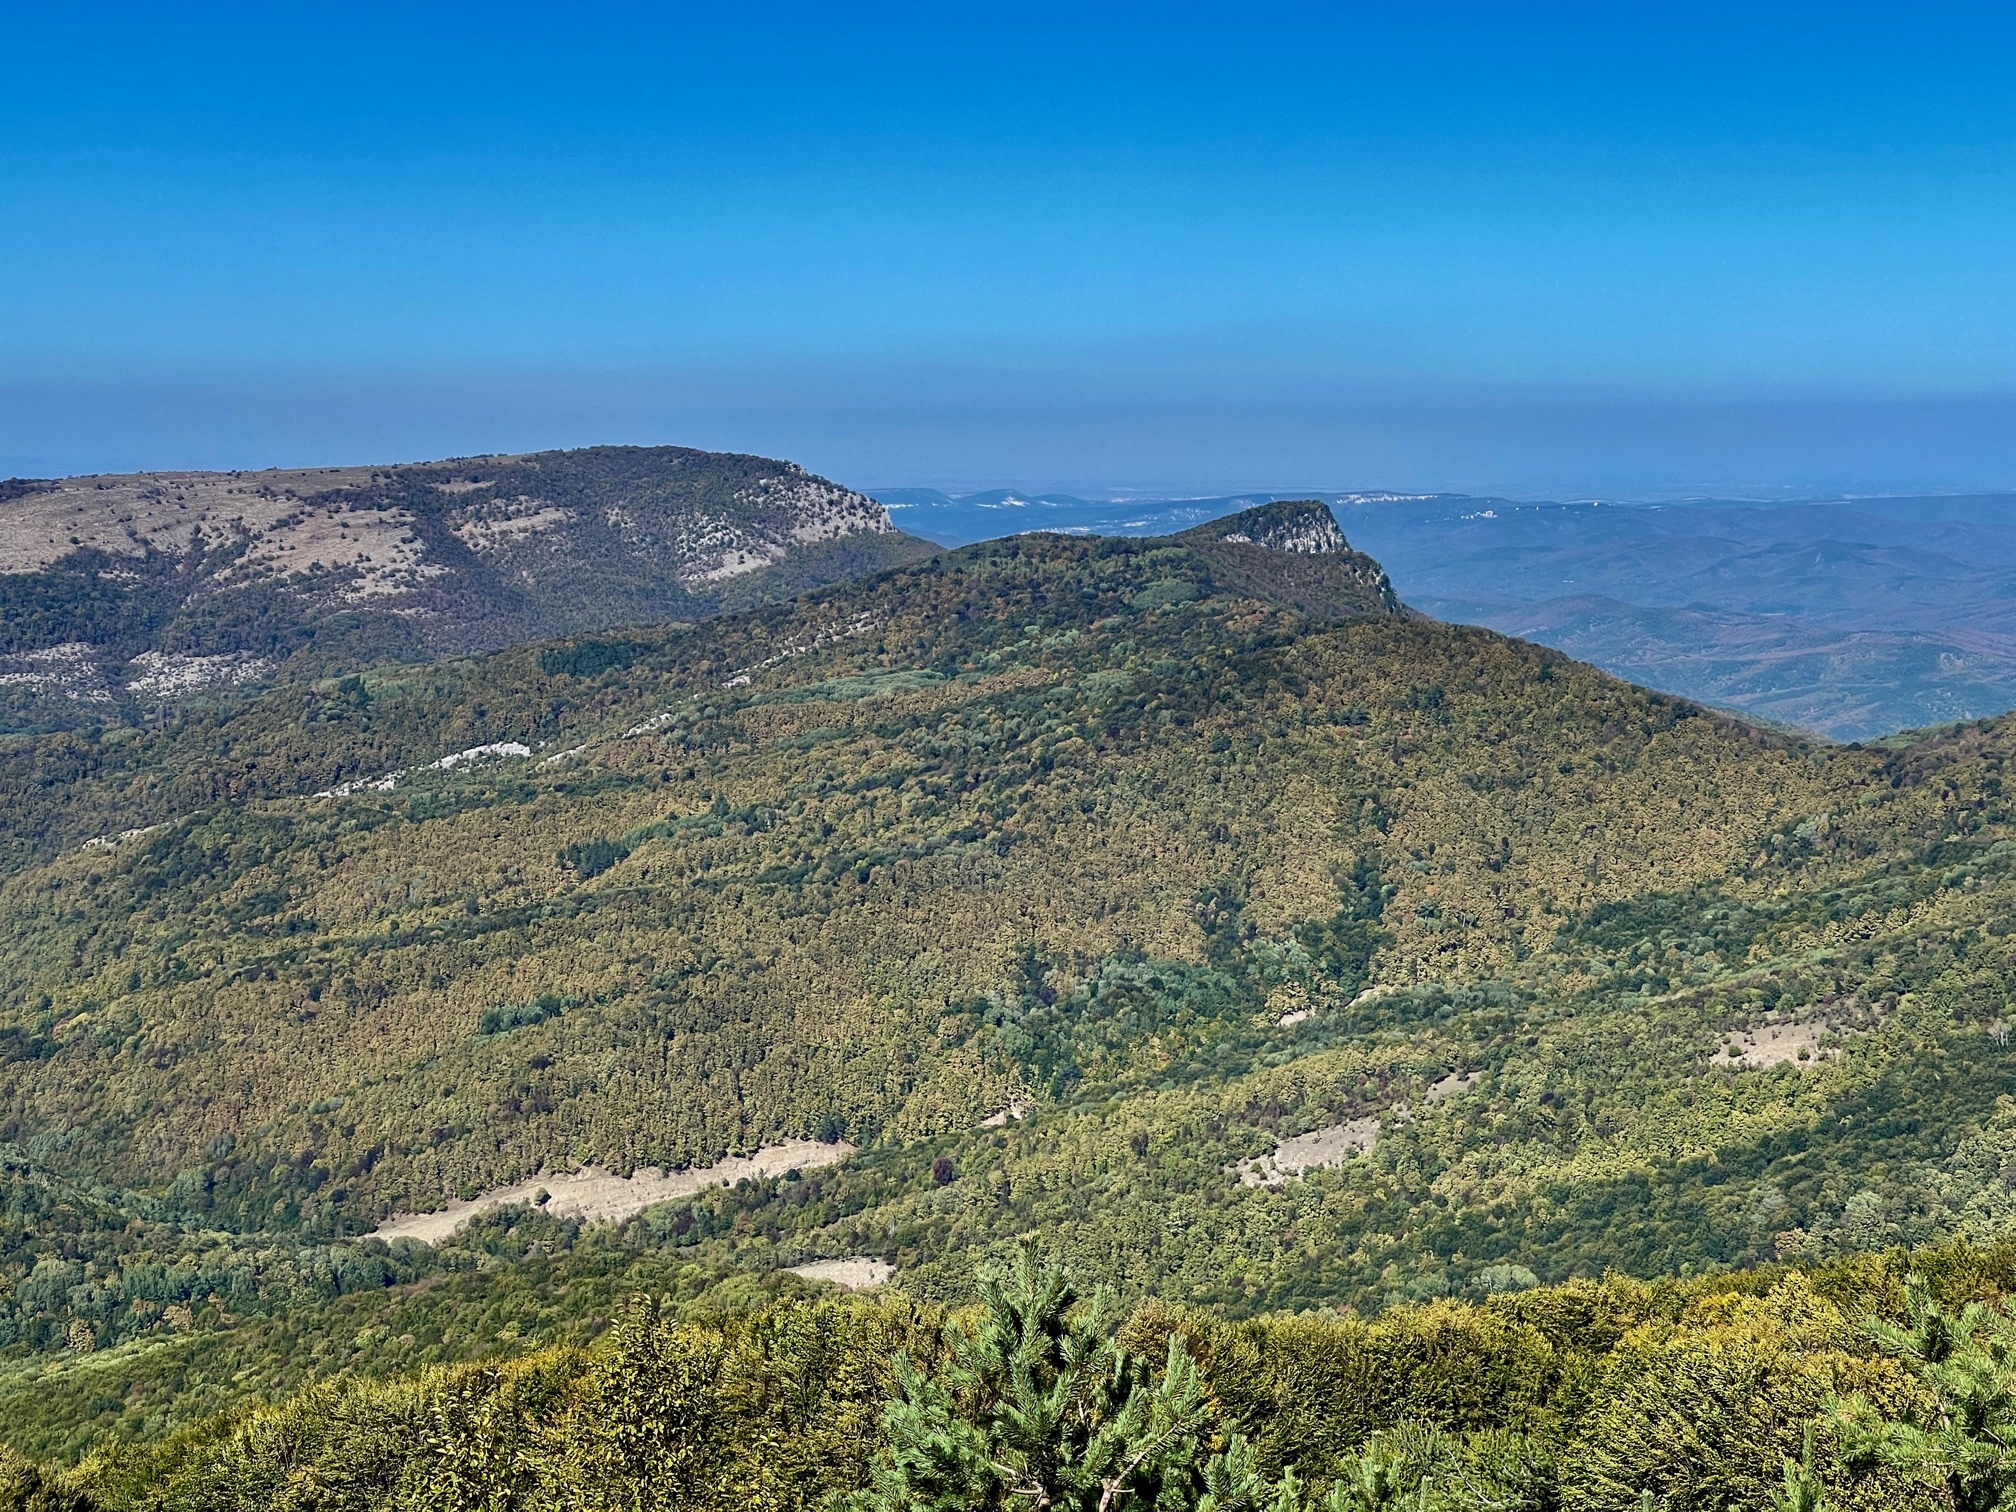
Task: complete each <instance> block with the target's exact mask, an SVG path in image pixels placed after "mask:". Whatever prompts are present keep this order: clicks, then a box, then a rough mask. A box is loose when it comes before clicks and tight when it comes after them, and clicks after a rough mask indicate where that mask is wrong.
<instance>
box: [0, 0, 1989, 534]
mask: <svg viewBox="0 0 2016 1512" xmlns="http://www.w3.org/2000/svg"><path fill="white" fill-rule="evenodd" d="M7 35H8V41H9V45H10V60H11V62H12V64H13V67H12V68H11V70H10V89H9V104H8V109H7V110H6V111H5V112H4V113H0V204H4V205H5V206H6V208H7V212H8V213H7V215H6V217H5V218H4V220H0V472H12V473H32V474H43V475H46V474H51V473H72V472H79V471H114V470H130V469H140V468H161V467H224V468H230V467H248V468H249V467H260V466H267V465H278V464H310V463H316V462H330V461H361V460H371V461H391V460H394V459H400V458H407V459H411V458H421V457H438V456H445V455H463V454H473V453H478V452H492V451H529V450H536V449H544V448H551V447H561V446H578V445H583V444H589V443H600V442H635V443H666V442H676V443H679V444H685V445H692V446H699V447H707V448H718V449H728V450H736V451H747V452H757V453H763V454H769V455H778V456H786V457H791V458H793V459H795V460H798V461H801V462H803V463H804V464H805V465H807V466H808V467H811V468H813V469H815V470H816V471H819V472H822V473H825V474H827V475H829V476H832V477H835V478H838V479H840V480H842V481H846V482H850V483H854V484H856V485H858V486H868V487H874V486H886V485H892V484H898V483H901V484H913V485H931V486H939V487H946V488H961V487H986V486H994V485H999V484H1001V483H1003V482H1008V483H1012V484H1013V485H1014V486H1017V487H1021V488H1028V489H1039V490H1042V489H1060V488H1061V489H1072V490H1078V491H1084V490H1088V489H1096V490H1105V491H1116V490H1127V491H1136V492H1140V491H1160V492H1176V491H1190V492H1204V493H1210V492H1220V491H1231V490H1239V489H1270V488H1271V489H1278V488H1282V487H1318V486H1321V487H1326V488H1332V489H1341V488H1394V489H1403V490H1415V491H1440V490H1453V491H1463V492H1488V493H1501V494H1508V495H1525V496H1534V497H1552V496H1559V495H1564V494H1565V495H1588V494H1612V495H1623V496H1650V495H1655V494H1670V493H1674V492H1682V493H1685V492H1708V493H1729V492H1738V493H1741V492H1746V491H1765V492H1770V493H1776V492H1780V491H1788V490H1789V491H1793V492H1806V493H1815V494H1825V493H1832V492H1845V491H1901V492H1915V491H1921V490H1924V491H1939V490H1946V489H1967V490H1972V489H1995V488H2011V487H2016V439H2012V438H2016V282H2012V280H2011V279H2010V278H2009V276H2008V269H2009V267H2010V266H2011V257H2012V253H2016V193H2012V180H2011V176H2010V173H2009V163H2010V162H2011V154H2010V149H2011V146H2012V145H2016V99H2012V96H2011V94H2010V92H2009V91H2008V90H2007V88H2006V85H2005V81H2006V79H2007V77H2008V74H2009V69H2010V64H2011V62H2012V61H2016V45H2012V43H2016V23H2012V20H2011V18H2010V16H2009V15H2008V13H2007V12H2006V11H2003V10H2000V9H1996V8H1992V7H1987V6H1950V7H1941V8H1939V9H1938V10H1937V11H1918V12H1912V13H1910V14H1908V15H1907V14H1903V13H1897V12H1893V11H1890V10H1887V9H1883V8H1856V7H1832V8H1829V9H1827V10H1826V11H1824V12H1821V11H1813V12H1810V13H1809V12H1808V11H1806V10H1805V9H1803V8H1799V7H1766V8H1761V9H1751V10H1746V11H1744V12H1741V13H1737V12H1724V11H1718V10H1712V9H1701V8H1689V9H1688V10H1687V11H1685V12H1684V13H1683V12H1673V13H1670V14H1661V13H1654V12H1652V11H1649V10H1645V9H1642V8H1641V9H1636V10H1630V9H1626V10H1620V9H1618V8H1616V7H1601V6H1594V5H1558V6H1548V7H1529V8H1522V9H1521V10H1520V11H1519V12H1517V13H1516V14H1513V13H1507V12H1505V11H1503V10H1501V9H1498V8H1493V7H1483V6H1467V5H1439V6H1424V7H1412V8H1406V9H1404V10H1399V11H1396V10H1394V9H1393V8H1391V7H1377V6H1345V7H1331V6H1325V7H1315V6H1306V7H1305V6H1293V5H1291V6H1284V7H1278V8H1272V9H1270V10H1269V11H1267V12H1266V13H1265V14H1257V13H1252V12H1236V11H1232V10H1227V9H1223V8H1217V7H1206V6H1164V7H1132V6H1124V5H1122V6H1107V7H1094V8H1085V7H1077V8H1073V9H1071V10H1068V11H1067V10H1064V9H1062V8H1047V7H1043V6H1034V7H1021V8H1018V9H1017V10H1016V11H1015V12H1014V13H1013V14H1012V15H993V14H983V13H969V12H965V11H958V10H946V9H944V8H929V7H904V6H895V7H877V8H873V9H858V10H848V11H846V12H840V11H834V10H832V9H830V8H823V7H813V6H801V5H773V6H762V7H748V8H737V9H736V10H734V11H732V12H723V11H721V10H719V9H718V8H708V7H695V6H673V7H651V8H644V7H627V6H605V7H598V8H594V9H592V10H584V11H577V12H574V13H570V15H569V16H568V17H566V18H565V19H564V21H563V20H562V19H561V18H558V17H556V16H554V15H552V14H550V13H548V12H545V11H542V10H539V9H537V8H532V7H519V6H511V5H504V6H493V7H484V8H482V9H476V8H465V7H457V6H443V7H430V8H428V9H427V10H426V11H425V12H424V13H417V12H412V11H410V10H407V9H396V8H392V7H374V6H370V5H364V6H358V7H351V8H346V9H345V10H344V11H342V12H341V13H296V12H288V11H274V10H272V9H270V8H256V7H250V6H231V5H211V6H202V7H192V8H187V9H184V10H179V11H177V12H176V13H174V14H173V15H164V14H162V13H159V12H157V11H153V10H150V9H148V8H145V7H139V6H133V5H122V4H110V5H97V6H89V5H86V6H77V7H65V8H62V9H61V10H48V11H44V12H40V13H33V14H25V13H24V14H21V15H17V16H15V17H13V18H12V19H11V20H10V23H9V29H8V34H7ZM226 81H228V83H227V82H226Z"/></svg>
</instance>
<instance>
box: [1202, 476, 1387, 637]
mask: <svg viewBox="0 0 2016 1512" xmlns="http://www.w3.org/2000/svg"><path fill="white" fill-rule="evenodd" d="M1173 539H1175V540H1178V541H1181V542H1183V543H1184V544H1185V545H1186V546H1189V547H1190V548H1191V549H1192V550H1194V551H1196V552H1197V553H1198V554H1199V555H1200V556H1203V557H1204V558H1205V559H1206V560H1207V561H1209V562H1210V563H1211V564H1212V566H1213V569H1214V576H1215V577H1216V578H1217V579H1218V580H1219V581H1220V582H1221V583H1222V584H1223V585H1224V586H1225V587H1227V588H1230V589H1234V590H1236V591H1239V592H1243V593H1250V594H1253V595H1254V596H1256V597H1260V598H1266V599H1271V600H1273V601H1275V602H1277V603H1282V604H1286V605H1289V606H1291V607H1293V608H1296V609H1299V610H1301V611H1302V612H1303V613H1305V614H1314V615H1318V616H1322V617H1326V618H1330V617H1336V618H1345V617H1357V616H1363V615H1385V614H1404V613H1407V612H1408V611H1407V610H1406V609H1405V608H1404V607H1403V606H1402V605H1401V603H1400V598H1399V595H1397V594H1396V593H1394V591H1393V584H1392V583H1391V581H1389V580H1388V578H1387V576H1386V569H1385V568H1383V567H1381V566H1380V565H1379V564H1378V563H1377V562H1375V561H1374V560H1373V559H1372V558H1371V557H1369V556H1367V555H1365V553H1363V552H1362V551H1353V550H1352V549H1351V543H1350V542H1349V541H1347V540H1345V539H1344V532H1343V530H1342V529H1340V528H1339V527H1338V524H1337V517H1336V516H1335V515H1333V514H1331V512H1330V506H1329V505H1328V504H1325V503H1323V502H1322V501H1320V500H1317V499H1296V500H1291V501H1287V502H1284V503H1279V504H1262V505H1260V506H1259V507H1258V508H1255V509H1247V510H1242V511H1240V512H1239V513H1238V514H1235V515H1228V516H1226V517H1225V518H1224V519H1222V520H1212V521H1211V522H1209V523H1208V524H1204V525H1199V526H1196V527H1194V528H1193V529H1190V530H1186V531H1184V532H1183V533H1182V534H1181V535H1178V536H1175V537H1173Z"/></svg>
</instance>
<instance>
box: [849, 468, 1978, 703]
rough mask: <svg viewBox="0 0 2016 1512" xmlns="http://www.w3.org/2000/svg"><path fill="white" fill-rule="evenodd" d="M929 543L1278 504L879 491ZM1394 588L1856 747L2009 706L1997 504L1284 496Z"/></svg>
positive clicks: (1426, 603)
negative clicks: (1297, 500) (1334, 531)
mask: <svg viewBox="0 0 2016 1512" xmlns="http://www.w3.org/2000/svg"><path fill="white" fill-rule="evenodd" d="M878 496H879V497H880V498H881V499H882V501H883V502H884V503H886V504H888V505H889V506H890V508H891V510H892V512H893V517H894V518H895V519H897V520H900V521H901V522H902V523H903V525H904V527H905V528H906V529H908V530H910V531H912V532H914V533H916V534H919V535H924V536H928V537H930V538H932V539H934V540H940V541H945V542H947V543H948V544H951V543H958V542H962V541H966V540H974V539H980V538H982V537H984V536H989V535H1000V534H1004V533H1006V532H1008V531H1010V530H1045V529H1047V530H1062V531H1067V532H1071V533H1082V532H1091V533H1098V534H1161V533H1166V532H1169V531H1173V530H1180V529H1182V528H1184V527H1185V526H1187V525H1190V524H1192V523H1194V522H1196V521H1197V520H1201V519H1210V518H1214V517H1215V516H1217V515H1221V514H1226V513H1229V512H1231V511H1233V510H1236V509H1243V508H1247V507H1250V506H1251V505H1253V504H1254V503H1257V502H1263V501H1265V500H1268V499H1272V498H1282V497H1289V495H1285V494H1283V495H1274V494H1253V495H1238V496H1227V497H1218V498H1196V499H1138V500H1127V501H1121V502H1113V501H1094V500H1086V499H1080V498H1074V497H1072V496H1069V495H1063V494H1046V495H1040V496H1029V495H1018V494H1015V493H1013V492H1011V491H1006V490H996V491H994V492H990V493H979V494H963V495H958V496H949V495H945V494H941V493H936V492H934V491H932V490H927V489H893V490H884V491H881V493H880V494H879V495H878ZM1294 497H1312V498H1321V499H1323V500H1324V501H1325V502H1328V503H1330V504H1332V505H1333V506H1335V507H1336V509H1337V511H1338V513H1339V516H1340V517H1341V519H1342V520H1343V523H1344V528H1345V530H1346V532H1347V533H1348V534H1349V536H1350V538H1351V540H1352V541H1353V542H1354V543H1355V544H1357V545H1359V546H1360V547H1362V548H1363V549H1364V550H1366V551H1369V552H1371V553H1372V554H1373V555H1375V556H1376V557H1378V558H1379V559H1380V561H1382V562H1383V563H1385V565H1386V567H1387V569H1388V570H1389V571H1390V572H1391V573H1392V575H1393V581H1394V584H1395V586H1396V588H1397V589H1398V591H1399V593H1400V596H1401V597H1402V598H1403V599H1405V600H1406V601H1407V602H1408V603H1409V604H1412V605H1414V606H1415V607H1416V608H1419V609H1421V610H1423V611H1424V612H1426V613H1429V614H1432V615H1435V616H1436V617H1437V618H1441V619H1449V620H1456V621H1460V622H1464V623H1471V624H1480V625H1486V626H1489V627H1490V628H1492V629H1495V630H1501V631H1504V632H1506V633H1508V634H1513V635H1519V636H1523V637H1525V638H1527V639H1531V640H1536V641H1540V642H1543V643H1545V644H1547V645H1551V646H1556V647H1558V648H1560V649H1561V650H1564V651H1567V652H1568V653H1570V654H1571V655H1573V656H1576V657H1579V658H1582V659H1584V660H1587V661H1591V662H1594V663H1595V664H1596V665H1598V666H1600V667H1603V668H1604V669H1606V670H1608V671H1611V672H1615V673H1617V674H1618V675H1619V676H1623V677H1628V678H1630V679H1632V680H1633V681H1634V682H1640V683H1644V684H1647V685H1649V686H1651V687H1655V688H1660V689H1663V690H1665V691H1668V692H1673V693H1680V694H1684V695H1686V696H1688V697H1690V698H1697V699H1701V700H1703V701H1704V702H1708V703H1713V704H1717V705H1720V706H1723V707H1726V708H1731V709H1736V710H1740V711H1742V712H1743V713H1745V714H1748V715H1750V716H1751V717H1753V718H1758V719H1762V720H1765V721H1767V722H1771V723H1778V724H1786V725H1795V726H1799V727H1803V728H1806V729H1812V730H1817V731H1820V732H1823V733H1825V734H1827V735H1830V736H1832V737H1834V738H1835V739H1838V740H1868V739H1874V738H1878V737H1881V736H1884V735H1888V734H1891V733H1894V732H1895V731H1898V730H1901V729H1909V728H1915V727H1921V726H1926V725H1933V724H1941V723H1947V722H1951V721H1956V720H1964V719H1974V718H1979V717H1982V716H1985V715H1990V714H1997V713H2001V712H2003V711H2005V710H2008V709H2010V708H2016V495H2011V494H1988V495H1967V496H1937V497H1923V498H1887V499H1856V500H1836V501H1830V502H1819V503H1806V504H1775V505H1767V504H1755V503H1747V502H1740V501H1723V500H1709V501H1699V502H1692V503H1686V504H1672V505H1661V506H1656V507H1655V506H1620V505H1615V504H1598V503H1588V502H1584V503H1531V502H1515V501H1511V500H1506V499H1498V498H1478V497H1470V496H1465V495H1452V494H1429V495H1405V494H1393V493H1334V492H1322V491H1316V492H1308V491H1302V492H1299V493H1297V494H1296V495H1294Z"/></svg>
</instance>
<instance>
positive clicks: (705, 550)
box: [0, 446, 931, 732]
mask: <svg viewBox="0 0 2016 1512" xmlns="http://www.w3.org/2000/svg"><path fill="white" fill-rule="evenodd" d="M930 549H931V548H930V547H929V546H928V545H926V543H924V542H921V541H917V540H915V539H913V538H911V537H909V536H906V535H903V534H902V533H901V532H899V531H897V530H896V529H895V528H894V527H893V526H892V525H891V524H890V522H889V515H888V512H887V511H886V510H885V509H883V507H882V506H881V505H879V504H877V503H876V502H875V501H874V500H872V499H868V498H865V497H863V496H862V495H860V494H857V493H854V492H852V491H851V490H848V489H845V488H841V487H839V486H838V485H836V484H833V483H829V482H827V481H826V480H825V479H823V478H818V477H814V476H813V475H812V474H810V473H808V472H806V471H805V470H804V469H803V468H802V467H799V466H797V465H796V464H795V463H790V462H776V461H771V460H769V459H768V458H764V457H745V456H733V455H724V454H721V453H715V452H703V451H694V450H692V449H690V448H688V447H678V446H660V447H637V446H599V447H587V448H584V449H582V450H579V451H568V452H539V453H534V454H531V455H527V456H516V457H465V458H460V459H457V460H454V461H448V462H427V463H414V464H402V465H393V466H384V467H324V468H302V469H292V470H282V469H277V468H276V469H270V470H268V471H265V472H238V473H132V474H125V475H119V476H111V477H85V478H64V479H28V478H14V479H10V480H7V481H5V482H0V731H8V732H12V731H26V730H51V729H72V728H88V727H91V726H94V725H100V724H105V723H113V724H128V725H130V724H135V723H139V722H141V721H144V720H145V719H146V718H147V717H148V715H149V714H150V713H152V712H157V711H159V710H161V709H163V708H166V707H173V706H175V705H178V704H183V703H187V702H188V701H190V700H191V699H201V698H205V697H208V698H215V697H217V696H219V695H221V694H228V693H229V692H231V691H232V690H235V689H243V688H247V687H256V686H258V685H261V684H263V683H267V682H272V681H276V680H277V681H292V680H296V679H299V678H304V677H306V678H313V677H316V676H320V675H325V674H331V673H342V672H350V671H356V670H360V669H362V668H364V667H367V666H370V665H372V664H374V663H378V662H384V661H391V660H401V661H424V660H427V659H429V658H432V657H435V656H440V655H442V654H444V653H449V654H453V653H464V652H468V651H472V650H477V649H481V648H490V647H497V646H505V645H510V644H512V643H513V642H516V641H524V640H533V639H537V638H539V637H541V636H552V635H566V634H572V633H578V632H580V631H584V630H603V629H608V628H611V627H613V626H618V625H632V624H652V623H658V622H662V621H665V620H669V619H693V618H699V617H701V616H704V615H708V614H713V613H716V612H718V611H720V610H722V609H724V608H737V607H743V606H747V605H750V604H756V603H762V602H764V601H765V600H768V599H774V598H782V597H785V596H787V595H789V594H792V593H796V592H799V591H801V590H803V589H805V588H808V587H812V586H815V585H817V584H820V583H826V582H831V581H833V580H834V579H836V578H841V577H846V576H848V575H850V574H853V573H857V572H863V571H870V570H873V569H876V568H880V567H884V566H887V565H889V564H891V563H894V562H899V561H905V560H909V559H912V558H915V557H917V556H920V555H923V554H926V553H928V551H929V550H930Z"/></svg>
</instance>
